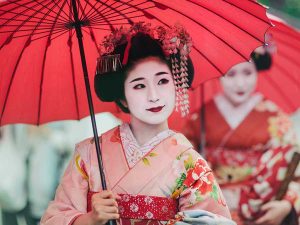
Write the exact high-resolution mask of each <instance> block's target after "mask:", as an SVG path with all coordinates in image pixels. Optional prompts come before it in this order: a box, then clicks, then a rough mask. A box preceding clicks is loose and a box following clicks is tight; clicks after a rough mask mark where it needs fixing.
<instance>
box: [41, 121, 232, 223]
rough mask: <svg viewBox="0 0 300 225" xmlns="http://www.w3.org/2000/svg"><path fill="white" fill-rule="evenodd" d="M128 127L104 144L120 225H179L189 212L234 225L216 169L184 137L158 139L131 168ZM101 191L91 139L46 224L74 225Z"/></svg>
mask: <svg viewBox="0 0 300 225" xmlns="http://www.w3.org/2000/svg"><path fill="white" fill-rule="evenodd" d="M124 126H128V125H126V124H123V125H121V127H116V128H114V129H112V130H110V131H108V132H106V133H105V134H103V135H102V136H101V139H100V141H101V151H102V158H103V165H104V172H105V175H106V182H107V186H108V189H111V190H112V191H113V192H115V193H118V194H120V195H121V196H122V198H121V201H120V202H119V203H118V204H119V206H121V207H120V208H119V211H120V215H121V220H120V221H119V223H120V224H124V225H126V224H136V225H142V224H153V225H154V224H157V225H158V224H166V223H167V222H168V221H169V224H174V223H176V221H178V220H184V218H185V217H187V216H190V215H191V213H185V214H180V215H179V214H178V215H175V214H176V213H177V212H178V211H187V210H190V211H193V210H199V212H207V213H205V215H213V217H210V218H213V220H216V221H227V222H226V223H227V224H234V223H233V222H230V221H231V220H230V218H231V217H230V214H229V210H228V208H227V205H226V203H225V201H224V198H223V195H222V193H221V191H220V188H219V186H218V184H217V182H216V180H215V178H214V175H213V173H212V171H211V169H210V168H209V167H208V165H207V163H206V161H205V160H204V159H203V158H202V157H201V156H200V155H199V154H198V153H197V152H196V151H195V150H194V149H193V148H192V145H191V144H190V142H189V141H188V140H187V139H186V138H185V137H184V136H183V135H182V134H179V133H175V132H166V133H165V134H163V135H159V136H160V138H158V139H160V141H154V144H152V145H151V144H150V145H149V149H148V151H147V152H145V154H144V155H143V156H142V157H140V158H139V160H137V161H136V162H135V164H132V162H133V161H132V160H131V161H130V162H131V163H130V164H129V163H128V162H129V161H128V154H127V153H128V152H127V153H126V149H125V148H124V147H125V146H127V145H125V143H126V142H125V141H124V140H122V139H124V137H125V136H126V135H127V136H128V134H126V135H125V136H124V134H122V132H128V129H126V128H125V129H124ZM156 139H157V137H156ZM127 150H128V149H127ZM129 150H132V149H129ZM129 150H128V151H129ZM126 155H127V156H126ZM98 191H101V180H100V174H99V169H98V163H97V156H96V151H95V147H94V143H93V139H88V140H85V141H83V142H81V143H79V144H78V145H77V146H76V149H75V154H74V157H73V160H72V162H71V163H70V165H69V167H68V168H67V170H66V172H65V174H64V176H63V178H62V181H61V183H60V185H59V187H58V189H57V192H56V196H55V199H54V201H53V202H51V203H50V205H49V207H48V209H47V211H46V213H45V215H44V217H43V218H42V221H41V224H42V225H48V224H54V223H55V224H57V225H71V224H72V223H73V221H74V220H75V219H76V218H77V217H78V216H80V215H82V214H84V213H86V212H87V211H88V210H90V208H91V205H90V204H91V201H90V198H91V195H92V194H93V193H95V192H98ZM151 204H152V205H151ZM149 205H151V206H149ZM153 206H154V207H153ZM164 212H166V213H164ZM167 212H168V213H167ZM172 212H173V213H172ZM192 214H193V213H192ZM200 214H201V213H198V215H200ZM207 218H208V217H207ZM228 221H229V222H228Z"/></svg>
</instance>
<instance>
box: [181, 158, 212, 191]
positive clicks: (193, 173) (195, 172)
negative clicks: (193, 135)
mask: <svg viewBox="0 0 300 225" xmlns="http://www.w3.org/2000/svg"><path fill="white" fill-rule="evenodd" d="M210 171H211V169H210V168H209V167H208V165H207V163H206V161H205V160H204V159H198V160H197V161H196V163H195V165H194V167H193V168H190V169H188V170H187V174H186V179H185V181H184V182H183V185H184V186H185V187H190V186H192V185H193V184H194V183H195V182H196V181H198V180H199V179H200V178H201V177H202V176H205V174H206V173H208V172H210ZM203 179H205V178H203Z"/></svg>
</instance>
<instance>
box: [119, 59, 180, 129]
mask: <svg viewBox="0 0 300 225" xmlns="http://www.w3.org/2000/svg"><path fill="white" fill-rule="evenodd" d="M124 89H125V98H126V105H127V107H128V108H129V111H130V114H131V117H135V118H134V119H137V120H139V121H141V122H143V123H146V124H152V125H157V124H161V123H164V122H166V120H167V119H168V117H169V116H170V115H171V113H172V112H173V110H174V107H175V85H174V82H173V76H172V73H171V71H170V69H169V67H168V66H167V65H166V64H165V63H163V62H161V61H160V60H159V59H158V58H155V57H149V58H146V59H145V60H142V61H140V62H138V64H137V65H136V66H135V67H134V68H133V69H132V70H131V71H130V72H129V73H128V75H127V78H126V80H125V84H124Z"/></svg>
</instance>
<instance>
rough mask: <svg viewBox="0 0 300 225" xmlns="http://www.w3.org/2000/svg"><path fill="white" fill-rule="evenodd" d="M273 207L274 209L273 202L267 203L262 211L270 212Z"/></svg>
mask: <svg viewBox="0 0 300 225" xmlns="http://www.w3.org/2000/svg"><path fill="white" fill-rule="evenodd" d="M272 207H273V203H272V202H267V203H266V204H264V205H262V207H261V208H260V209H261V210H262V211H268V210H269V209H271V208H272Z"/></svg>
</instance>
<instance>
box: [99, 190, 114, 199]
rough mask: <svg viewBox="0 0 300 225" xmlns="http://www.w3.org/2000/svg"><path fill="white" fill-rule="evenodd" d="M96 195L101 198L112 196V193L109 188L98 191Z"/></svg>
mask: <svg viewBox="0 0 300 225" xmlns="http://www.w3.org/2000/svg"><path fill="white" fill-rule="evenodd" d="M97 195H98V196H100V197H101V198H114V193H113V192H112V191H109V190H104V191H100V192H99V193H98V194H97Z"/></svg>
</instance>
